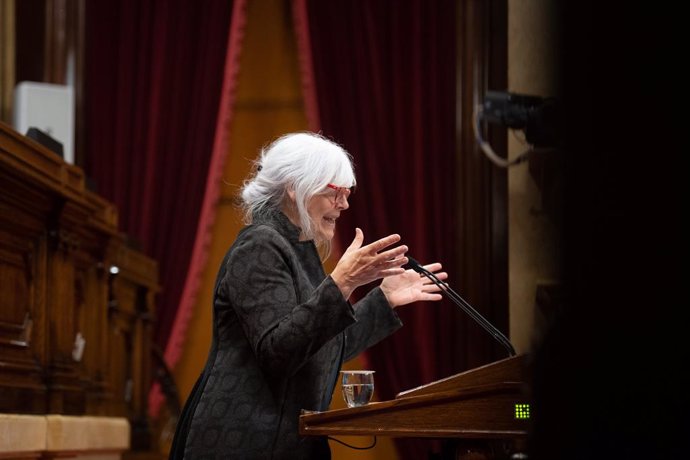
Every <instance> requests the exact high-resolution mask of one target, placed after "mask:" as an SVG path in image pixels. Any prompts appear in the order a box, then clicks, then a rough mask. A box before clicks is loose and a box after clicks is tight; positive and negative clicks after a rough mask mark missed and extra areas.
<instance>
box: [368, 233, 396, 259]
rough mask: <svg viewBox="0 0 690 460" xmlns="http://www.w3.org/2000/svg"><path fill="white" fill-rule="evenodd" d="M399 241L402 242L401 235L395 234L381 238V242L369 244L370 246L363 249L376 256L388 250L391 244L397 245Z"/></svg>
mask: <svg viewBox="0 0 690 460" xmlns="http://www.w3.org/2000/svg"><path fill="white" fill-rule="evenodd" d="M398 241H400V235H398V234H397V233H394V234H392V235H388V236H386V237H384V238H381V239H380V240H376V241H374V242H373V243H369V244H368V245H366V246H364V248H363V249H366V250H367V251H368V252H370V253H372V254H375V253H377V252H379V251H381V250H382V249H384V248H387V247H388V246H390V245H391V244H395V243H397V242H398Z"/></svg>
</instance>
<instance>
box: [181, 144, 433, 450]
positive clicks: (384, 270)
mask: <svg viewBox="0 0 690 460" xmlns="http://www.w3.org/2000/svg"><path fill="white" fill-rule="evenodd" d="M256 171H257V172H256V174H255V175H254V177H252V178H251V179H250V180H248V181H246V182H245V184H244V187H243V189H242V202H243V206H244V208H245V211H246V218H247V221H248V224H249V225H248V226H246V227H245V228H244V229H242V231H241V232H240V233H239V235H238V236H237V239H236V240H235V242H234V244H233V245H232V247H231V248H230V249H229V250H228V252H227V254H226V256H225V258H224V260H223V263H222V265H221V267H220V270H219V273H218V277H217V280H216V286H215V291H214V304H213V313H214V319H213V342H212V345H211V350H210V353H209V356H208V361H207V362H206V366H205V368H204V370H203V372H202V374H201V376H200V378H199V380H198V381H197V384H196V386H195V387H194V389H193V390H192V394H191V395H190V397H189V399H188V400H187V403H186V405H185V409H184V411H183V415H182V417H181V418H180V421H179V423H178V427H177V432H176V434H175V440H174V442H173V446H172V450H171V458H185V459H190V460H197V459H221V458H222V459H228V458H241V459H269V458H270V459H316V458H318V459H321V458H330V450H329V446H328V442H327V440H326V439H325V438H323V437H313V436H307V437H301V436H300V435H299V433H298V421H299V415H300V411H301V410H302V409H307V410H312V411H323V410H327V409H328V406H329V404H330V401H331V395H332V393H333V389H334V387H335V384H336V379H337V376H338V371H339V370H340V366H341V364H342V363H343V362H344V361H346V360H348V359H351V358H353V357H354V356H356V355H357V354H358V353H360V352H362V351H363V350H364V349H366V348H367V347H369V346H371V345H373V344H375V343H376V342H378V341H380V340H381V339H383V338H384V337H386V336H387V335H389V334H391V333H392V332H393V331H395V330H396V329H398V328H399V327H400V326H402V323H401V322H400V320H399V319H398V316H397V315H396V313H395V311H394V309H395V308H396V307H398V306H401V305H405V304H408V303H411V302H415V301H418V300H439V299H440V298H441V295H440V294H438V293H436V292H435V291H437V290H438V288H436V286H434V285H432V284H429V283H426V282H425V281H424V280H425V279H426V278H420V276H419V275H418V274H416V273H414V272H412V271H411V270H409V271H405V270H404V269H403V268H401V267H402V265H404V264H405V263H407V258H406V257H405V256H404V254H405V253H406V251H407V247H406V246H404V245H398V246H395V244H396V243H398V242H399V241H400V236H399V235H395V234H394V235H390V236H387V237H385V238H382V239H380V240H378V241H375V242H373V243H371V244H368V245H365V246H363V241H364V235H363V233H362V231H361V230H360V229H357V230H356V234H355V237H354V240H353V241H352V244H351V245H350V246H349V247H348V248H347V250H346V251H345V253H344V254H343V256H342V257H341V258H340V260H339V261H338V263H337V265H336V266H335V268H334V270H333V271H332V272H331V273H330V275H327V274H326V273H325V272H324V269H323V266H322V264H321V258H320V255H319V251H318V248H322V249H325V250H326V252H328V250H329V249H330V247H329V244H330V241H331V239H332V238H333V234H334V232H335V227H336V222H337V220H338V218H339V217H340V214H341V213H342V212H343V211H345V210H347V209H348V207H349V203H348V197H349V196H350V192H351V190H352V188H353V187H354V185H355V175H354V171H353V168H352V163H351V161H350V156H349V154H348V153H347V152H345V151H344V150H343V149H342V148H341V147H340V146H339V145H337V144H335V143H333V142H331V141H329V140H327V139H325V138H323V137H321V136H319V135H316V134H311V133H294V134H288V135H285V136H283V137H281V138H279V139H278V140H276V141H275V142H273V143H272V144H271V145H270V146H269V147H268V149H267V150H265V151H263V152H262V155H261V157H260V158H259V160H258V164H257V168H256ZM426 268H427V269H429V270H432V271H438V270H440V269H441V266H440V264H431V265H428V266H427V267H426ZM437 276H438V277H439V278H441V279H445V278H446V277H447V275H446V274H445V273H438V275H437ZM381 278H383V281H382V282H381V284H380V286H379V287H376V288H374V289H372V290H371V291H370V292H369V293H368V294H367V295H366V296H365V297H364V298H363V299H362V300H360V301H359V302H357V303H356V304H354V305H351V304H350V303H349V302H348V299H349V298H350V295H351V294H352V292H353V291H354V290H355V289H356V288H357V287H358V286H362V285H365V284H368V283H370V282H372V281H375V280H378V279H381Z"/></svg>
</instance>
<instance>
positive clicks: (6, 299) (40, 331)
mask: <svg viewBox="0 0 690 460" xmlns="http://www.w3.org/2000/svg"><path fill="white" fill-rule="evenodd" d="M50 205H51V200H50V198H49V197H48V196H46V195H45V194H43V193H41V192H40V191H37V190H35V189H33V188H31V187H28V186H27V185H26V184H24V183H23V182H22V181H21V180H20V179H19V178H18V177H17V176H16V175H15V174H11V173H10V172H9V171H7V170H5V169H3V168H0V363H1V364H2V365H1V366H0V367H1V368H2V369H3V372H2V373H0V387H2V390H3V391H0V405H1V406H2V407H6V408H7V409H8V410H14V411H21V412H25V413H43V412H44V411H46V410H47V407H48V404H47V399H46V395H47V386H46V382H45V374H46V372H47V370H46V367H47V364H48V347H47V341H46V335H45V333H44V331H45V328H46V317H45V302H46V296H45V285H46V260H47V257H46V255H47V239H46V234H45V229H44V225H45V224H44V221H45V217H44V216H45V214H46V212H47V210H48V209H49V208H50Z"/></svg>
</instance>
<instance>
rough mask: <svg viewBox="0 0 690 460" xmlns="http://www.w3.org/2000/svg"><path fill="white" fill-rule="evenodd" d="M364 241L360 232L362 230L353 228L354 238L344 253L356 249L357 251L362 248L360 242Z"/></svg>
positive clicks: (362, 233)
mask: <svg viewBox="0 0 690 460" xmlns="http://www.w3.org/2000/svg"><path fill="white" fill-rule="evenodd" d="M363 241H364V232H362V229H361V228H359V227H357V228H355V238H354V239H353V240H352V243H350V246H348V248H347V249H346V251H345V252H349V251H354V250H356V249H359V248H360V247H362V242H363Z"/></svg>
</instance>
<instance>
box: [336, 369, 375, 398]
mask: <svg viewBox="0 0 690 460" xmlns="http://www.w3.org/2000/svg"><path fill="white" fill-rule="evenodd" d="M374 372H375V371H340V373H341V374H342V376H343V383H342V389H343V399H345V403H346V404H347V407H359V406H364V405H366V404H368V403H369V401H371V397H372V396H373V394H374Z"/></svg>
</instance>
